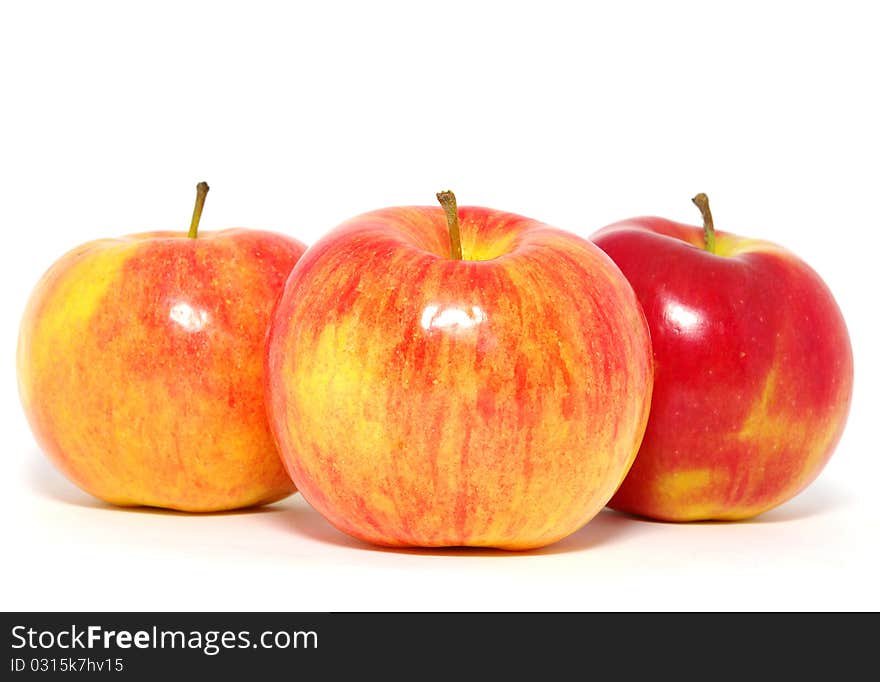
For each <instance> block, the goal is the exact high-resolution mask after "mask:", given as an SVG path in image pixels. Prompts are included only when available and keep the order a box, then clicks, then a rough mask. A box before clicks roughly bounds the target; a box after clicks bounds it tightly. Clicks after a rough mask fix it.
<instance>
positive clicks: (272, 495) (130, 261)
mask: <svg viewBox="0 0 880 682" xmlns="http://www.w3.org/2000/svg"><path fill="white" fill-rule="evenodd" d="M205 192H207V185H200V192H199V199H198V201H197V205H196V206H197V208H196V211H195V212H194V215H193V224H192V227H191V230H190V234H189V235H188V234H187V233H186V232H181V233H176V232H151V233H144V234H135V235H131V236H128V237H123V238H121V239H101V240H98V241H93V242H90V243H88V244H84V245H82V246H79V247H77V248H75V249H73V250H72V251H70V252H69V253H67V254H66V255H64V256H62V257H61V258H60V259H59V260H58V261H56V262H55V263H54V264H53V265H52V266H51V268H49V270H48V272H46V274H45V275H44V276H43V278H42V279H41V280H40V282H39V283H38V284H37V286H36V288H35V290H34V292H33V294H32V295H31V298H30V300H29V302H28V304H27V308H26V310H25V313H24V318H23V320H22V323H21V330H20V335H19V341H18V380H19V391H20V395H21V400H22V403H23V406H24V410H25V413H26V415H27V418H28V420H29V422H30V425H31V428H32V430H33V432H34V435H35V437H36V439H37V442H38V443H39V445H40V447H41V449H42V450H43V451H44V452H45V453H46V455H48V457H49V458H50V459H51V460H52V461H53V462H54V463H55V465H56V466H57V467H58V468H59V469H60V470H61V471H62V472H63V473H64V474H66V475H67V477H68V478H70V480H72V481H73V482H74V483H76V484H77V485H78V486H80V487H81V488H82V489H83V490H85V491H87V492H89V493H91V494H92V495H94V496H95V497H98V498H101V499H102V500H105V501H107V502H110V503H113V504H117V505H148V506H154V507H167V508H171V509H179V510H185V511H217V510H224V509H234V508H237V507H244V506H249V505H255V504H260V503H265V502H271V501H273V500H276V499H279V498H281V497H284V496H286V495H288V494H290V493H291V492H293V491H294V490H295V488H294V487H293V484H292V483H291V481H290V478H289V477H288V476H287V474H286V472H285V470H284V467H283V466H282V464H281V460H280V458H279V456H278V451H277V448H276V447H275V444H274V442H273V439H272V435H271V432H270V430H269V424H268V420H267V417H266V407H265V402H264V397H263V371H264V353H265V337H266V330H267V327H268V323H269V318H270V314H271V311H272V307H273V305H274V304H275V302H276V300H277V299H278V296H279V294H280V292H281V290H282V287H283V285H284V281H285V280H286V279H287V276H288V275H289V273H290V270H291V269H292V268H293V265H294V263H296V261H297V259H298V258H299V257H300V255H301V254H302V253H303V251H304V250H305V247H304V246H303V245H302V244H300V243H299V242H297V241H296V240H294V239H291V238H289V237H286V236H282V235H280V234H274V233H271V232H263V231H256V230H244V229H232V230H223V231H220V232H215V233H202V234H197V227H198V217H199V215H200V214H201V205H202V202H203V201H204V193H205Z"/></svg>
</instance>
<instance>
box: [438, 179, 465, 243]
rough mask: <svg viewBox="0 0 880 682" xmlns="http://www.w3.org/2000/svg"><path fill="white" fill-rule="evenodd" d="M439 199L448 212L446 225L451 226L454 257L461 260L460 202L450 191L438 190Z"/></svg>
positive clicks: (450, 237) (450, 239)
mask: <svg viewBox="0 0 880 682" xmlns="http://www.w3.org/2000/svg"><path fill="white" fill-rule="evenodd" d="M437 201H439V202H440V205H441V206H442V207H443V210H444V211H445V212H446V225H447V227H448V228H449V243H450V244H451V246H452V259H453V260H461V229H460V227H459V224H458V203H457V202H456V201H455V195H454V194H453V193H452V192H451V191H450V190H446V191H445V192H437Z"/></svg>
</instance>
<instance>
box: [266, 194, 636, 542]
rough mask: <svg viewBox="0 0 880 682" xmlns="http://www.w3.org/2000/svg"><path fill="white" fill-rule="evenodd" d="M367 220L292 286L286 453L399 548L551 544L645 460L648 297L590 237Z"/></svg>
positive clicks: (340, 510)
mask: <svg viewBox="0 0 880 682" xmlns="http://www.w3.org/2000/svg"><path fill="white" fill-rule="evenodd" d="M458 216H459V218H460V229H461V245H462V252H463V259H461V260H458V259H452V258H451V257H450V253H451V248H452V247H451V243H450V242H451V239H450V233H449V229H448V226H447V222H446V219H445V218H444V212H443V211H442V210H441V209H440V208H434V207H402V208H390V209H385V210H380V211H375V212H372V213H368V214H365V215H362V216H360V217H357V218H354V219H352V220H350V221H349V222H347V223H345V224H343V225H342V226H340V227H339V228H337V229H336V230H335V231H333V232H331V233H330V234H329V235H328V236H326V237H325V238H324V239H322V240H321V241H320V242H318V243H317V244H316V245H314V246H313V247H311V248H310V249H309V250H308V251H307V252H306V254H305V255H304V256H303V258H302V259H301V260H300V262H299V263H298V264H297V266H296V267H295V268H294V270H293V272H292V273H291V277H290V279H289V280H288V282H287V285H286V287H285V290H284V294H283V295H282V298H281V300H280V302H279V305H278V308H277V309H276V312H275V315H274V320H273V323H272V326H271V329H270V337H269V353H268V371H267V375H266V376H267V382H268V384H267V392H268V404H269V412H270V420H271V423H272V426H273V430H274V433H275V435H276V437H277V440H278V443H279V446H280V449H281V452H282V456H283V458H284V461H285V463H286V465H287V467H288V469H289V471H290V473H291V476H292V478H293V479H294V481H295V482H296V484H297V488H298V489H299V490H300V492H301V493H302V494H303V495H304V496H305V497H306V499H307V500H308V501H309V502H310V503H311V504H312V505H313V506H314V507H315V508H316V509H317V510H318V511H320V512H321V513H322V514H323V515H324V516H325V517H326V518H327V519H329V520H330V521H331V522H332V523H333V524H335V525H336V526H337V527H338V528H340V529H342V530H343V531H345V532H347V533H350V534H351V535H354V536H355V537H358V538H361V539H363V540H366V541H369V542H372V543H376V544H380V545H389V546H467V545H473V546H494V547H501V548H507V549H526V548H531V547H538V546H541V545H546V544H549V543H551V542H554V541H556V540H559V539H561V538H563V537H565V536H566V535H568V534H570V533H572V532H573V531H575V530H576V529H578V528H579V527H581V526H582V525H583V524H585V523H586V522H587V521H589V520H590V519H591V518H592V517H593V516H594V515H595V514H596V513H597V512H598V511H599V510H600V509H601V508H602V507H603V506H604V505H605V503H606V502H607V501H608V499H609V498H610V497H611V495H612V493H613V492H614V490H615V489H616V488H617V486H618V484H619V483H620V481H621V479H622V478H623V476H624V474H625V473H626V471H627V469H628V468H629V466H630V464H631V462H632V458H633V457H634V455H635V452H636V450H637V448H638V444H639V441H640V439H641V437H642V433H643V430H644V425H645V420H646V418H647V411H648V405H649V401H650V389H651V382H652V363H651V353H650V342H649V337H648V330H647V325H646V323H645V320H644V316H643V315H642V313H641V310H640V308H639V306H638V304H637V302H636V299H635V296H634V295H633V292H632V289H631V288H630V286H629V284H628V283H627V282H626V280H625V279H624V277H623V276H622V275H621V273H620V272H619V270H618V269H617V268H616V267H614V265H613V264H612V263H611V261H610V260H608V258H607V257H606V256H605V255H604V254H603V253H601V251H599V249H597V248H596V247H594V246H593V245H592V244H590V243H589V242H588V241H586V240H584V239H581V238H578V237H576V236H574V235H571V234H568V233H566V232H563V231H560V230H557V229H553V228H551V227H548V226H546V225H543V224H541V223H538V222H536V221H533V220H530V219H527V218H523V217H521V216H517V215H512V214H509V213H502V212H498V211H493V210H489V209H485V208H475V207H464V208H461V209H460V210H459V211H458Z"/></svg>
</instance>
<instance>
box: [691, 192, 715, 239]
mask: <svg viewBox="0 0 880 682" xmlns="http://www.w3.org/2000/svg"><path fill="white" fill-rule="evenodd" d="M691 201H693V202H694V203H695V204H696V205H697V208H698V209H700V213H701V214H702V215H703V242H704V245H705V248H706V251H708V252H709V253H715V223H714V221H713V220H712V211H711V210H710V209H709V197H707V196H706V195H705V194H703V193H702V192H700V193H699V194H698V195H697V196H695V197H694V198H693V199H691Z"/></svg>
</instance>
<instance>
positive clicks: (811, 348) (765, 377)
mask: <svg viewBox="0 0 880 682" xmlns="http://www.w3.org/2000/svg"><path fill="white" fill-rule="evenodd" d="M694 202H695V203H696V204H697V205H698V206H699V207H700V208H701V210H702V211H703V214H704V221H705V225H704V227H703V228H697V227H691V226H688V225H682V224H679V223H674V222H671V221H669V220H663V219H662V218H635V219H633V220H626V221H623V222H620V223H616V224H614V225H610V226H609V227H606V228H604V229H602V230H600V231H599V232H597V233H596V234H595V235H594V236H593V238H592V239H593V241H594V242H595V243H596V244H597V245H598V246H599V247H601V248H602V249H603V250H604V251H605V252H606V253H607V254H608V255H609V256H611V258H613V259H614V262H615V263H617V265H618V266H619V267H620V269H621V270H622V271H623V273H624V274H625V275H626V276H627V278H628V279H629V281H630V283H631V284H632V286H633V288H634V289H635V292H636V295H637V296H638V298H639V301H640V302H641V304H642V307H643V309H644V311H645V314H646V315H647V318H648V324H649V326H650V328H651V338H652V342H653V347H654V360H655V384H654V395H653V401H652V406H651V416H650V419H649V421H648V427H647V430H646V432H645V438H644V441H643V442H642V446H641V449H640V451H639V455H638V457H637V458H636V462H635V464H634V465H633V467H632V469H631V471H630V473H629V475H628V476H627V478H626V480H625V481H624V483H623V485H622V486H621V488H620V490H618V491H617V493H616V494H615V496H614V498H613V499H612V500H611V506H612V507H614V508H616V509H620V510H623V511H628V512H633V513H636V514H641V515H644V516H649V517H652V518H656V519H663V520H670V521H694V520H701V519H743V518H748V517H751V516H754V515H756V514H759V513H761V512H763V511H766V510H768V509H771V508H772V507H775V506H777V505H779V504H781V503H783V502H785V501H786V500H788V499H789V498H791V497H792V496H794V495H796V494H797V493H798V492H799V491H801V490H803V489H804V488H805V487H806V486H807V485H809V483H810V482H811V481H813V480H814V479H815V478H816V476H818V474H819V472H820V471H821V470H822V468H823V467H824V466H825V464H826V462H827V461H828V459H829V457H830V456H831V453H832V451H833V450H834V447H835V445H836V444H837V442H838V440H839V438H840V436H841V433H842V431H843V427H844V424H845V422H846V417H847V413H848V411H849V404H850V398H851V395H852V382H853V360H852V349H851V347H850V341H849V336H848V334H847V330H846V325H845V324H844V321H843V317H842V315H841V313H840V310H839V309H838V307H837V304H836V303H835V301H834V298H833V297H832V295H831V292H830V291H829V289H828V287H827V286H826V285H825V283H824V282H823V281H822V280H821V279H820V278H819V276H818V275H817V274H816V273H815V272H814V271H813V270H812V269H811V268H810V267H809V266H808V265H807V264H806V263H804V262H803V261H802V260H800V259H799V258H798V257H797V256H795V255H794V254H792V253H790V252H789V251H786V250H785V249H783V248H782V247H780V246H776V245H775V244H771V243H770V242H766V241H759V240H754V239H745V238H742V237H737V236H735V235H733V234H728V233H725V232H720V231H718V232H716V231H715V230H714V227H713V225H712V218H711V213H710V212H709V206H708V200H707V199H706V197H705V195H698V196H697V197H695V198H694Z"/></svg>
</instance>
